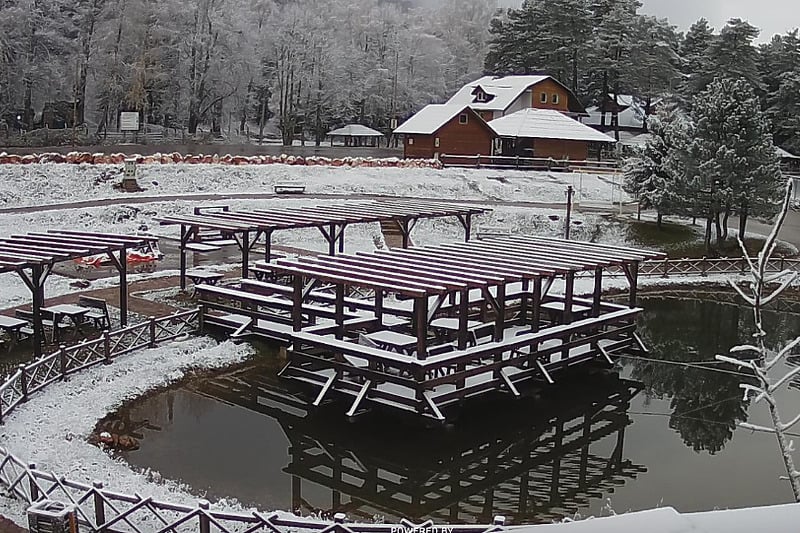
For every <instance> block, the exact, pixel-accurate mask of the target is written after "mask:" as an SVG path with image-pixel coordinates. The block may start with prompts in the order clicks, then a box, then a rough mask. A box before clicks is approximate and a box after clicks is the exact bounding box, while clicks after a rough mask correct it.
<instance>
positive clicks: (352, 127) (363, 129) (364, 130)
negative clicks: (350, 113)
mask: <svg viewBox="0 0 800 533" xmlns="http://www.w3.org/2000/svg"><path fill="white" fill-rule="evenodd" d="M328 135H329V136H331V137H383V133H381V132H379V131H376V130H373V129H372V128H368V127H367V126H363V125H361V124H348V125H347V126H343V127H341V128H339V129H335V130H333V131H329V132H328Z"/></svg>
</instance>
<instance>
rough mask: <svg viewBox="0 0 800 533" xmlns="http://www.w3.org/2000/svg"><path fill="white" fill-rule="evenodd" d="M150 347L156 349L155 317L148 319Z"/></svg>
mask: <svg viewBox="0 0 800 533" xmlns="http://www.w3.org/2000/svg"><path fill="white" fill-rule="evenodd" d="M150 347H151V348H155V347H156V317H154V316H151V317H150Z"/></svg>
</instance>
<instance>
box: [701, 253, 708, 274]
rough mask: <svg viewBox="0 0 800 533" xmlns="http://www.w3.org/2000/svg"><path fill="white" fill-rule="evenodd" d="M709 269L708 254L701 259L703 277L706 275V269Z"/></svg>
mask: <svg viewBox="0 0 800 533" xmlns="http://www.w3.org/2000/svg"><path fill="white" fill-rule="evenodd" d="M707 269H708V262H707V260H706V256H703V258H702V259H701V260H700V275H701V276H702V277H706V270H707Z"/></svg>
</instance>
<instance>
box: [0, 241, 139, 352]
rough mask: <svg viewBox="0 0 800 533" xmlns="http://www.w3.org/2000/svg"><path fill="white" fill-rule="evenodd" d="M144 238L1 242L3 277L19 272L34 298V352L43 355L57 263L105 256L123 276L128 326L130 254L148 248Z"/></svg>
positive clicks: (123, 313) (122, 307)
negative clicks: (48, 285) (47, 292)
mask: <svg viewBox="0 0 800 533" xmlns="http://www.w3.org/2000/svg"><path fill="white" fill-rule="evenodd" d="M151 240H153V239H152V237H148V238H143V237H137V236H129V235H117V234H113V233H92V232H85V231H67V230H50V231H47V232H46V233H45V232H43V233H28V234H25V235H11V236H10V237H5V238H2V239H0V273H6V272H16V273H17V274H18V275H19V277H20V278H22V281H23V282H25V285H26V286H27V287H28V288H29V289H30V291H31V295H32V297H33V349H34V353H35V355H36V356H37V357H38V356H39V355H41V353H42V340H43V338H44V336H43V333H42V331H43V330H42V313H41V308H42V306H43V304H44V284H45V281H47V277H48V276H49V275H50V273H51V272H52V270H53V266H54V265H55V264H57V263H63V262H67V261H72V260H74V259H79V258H81V257H86V256H89V255H98V254H105V255H106V256H108V258H109V260H110V261H111V264H113V265H114V267H115V268H116V269H117V271H118V272H119V301H120V321H121V323H122V325H123V326H124V325H126V324H127V322H128V282H127V275H128V264H127V250H128V249H131V248H138V247H140V246H146V245H147V243H148V241H151Z"/></svg>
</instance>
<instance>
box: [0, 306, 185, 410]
mask: <svg viewBox="0 0 800 533" xmlns="http://www.w3.org/2000/svg"><path fill="white" fill-rule="evenodd" d="M199 323H200V310H199V309H191V310H189V311H183V312H178V313H175V314H172V315H168V316H164V317H161V318H155V317H151V318H150V319H149V320H148V321H146V322H142V323H141V324H136V325H134V326H129V327H126V328H124V329H120V330H117V331H104V332H103V335H102V336H101V337H99V338H97V339H93V340H90V341H84V342H82V343H80V344H77V345H75V346H69V347H67V346H64V345H62V346H61V347H60V348H59V349H58V351H57V352H54V353H52V354H50V355H48V356H45V357H42V358H40V359H38V360H36V361H34V362H32V363H30V364H27V365H24V364H21V365H19V367H18V368H17V371H16V372H14V373H13V374H12V375H10V376H9V377H8V378H7V379H6V380H5V382H4V383H3V384H2V385H0V423H2V422H3V419H4V418H5V417H6V416H7V415H8V414H9V413H10V412H11V411H13V410H14V408H15V407H17V406H18V405H19V404H20V403H23V402H26V401H27V400H28V397H29V396H30V395H31V394H33V393H35V392H38V391H39V390H41V389H43V388H45V387H46V386H48V385H50V384H51V383H53V382H54V381H59V380H63V379H65V378H66V377H67V376H69V375H70V374H74V373H76V372H80V371H81V370H83V369H85V368H89V367H91V366H95V365H97V364H101V363H105V364H108V363H111V362H112V361H113V360H114V358H116V357H119V356H121V355H125V354H127V353H130V352H132V351H134V350H139V349H142V348H152V347H155V346H157V345H158V344H160V343H163V342H167V341H170V340H174V339H176V338H178V337H180V336H183V335H187V334H189V333H193V332H195V331H197V330H198V329H199Z"/></svg>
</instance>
